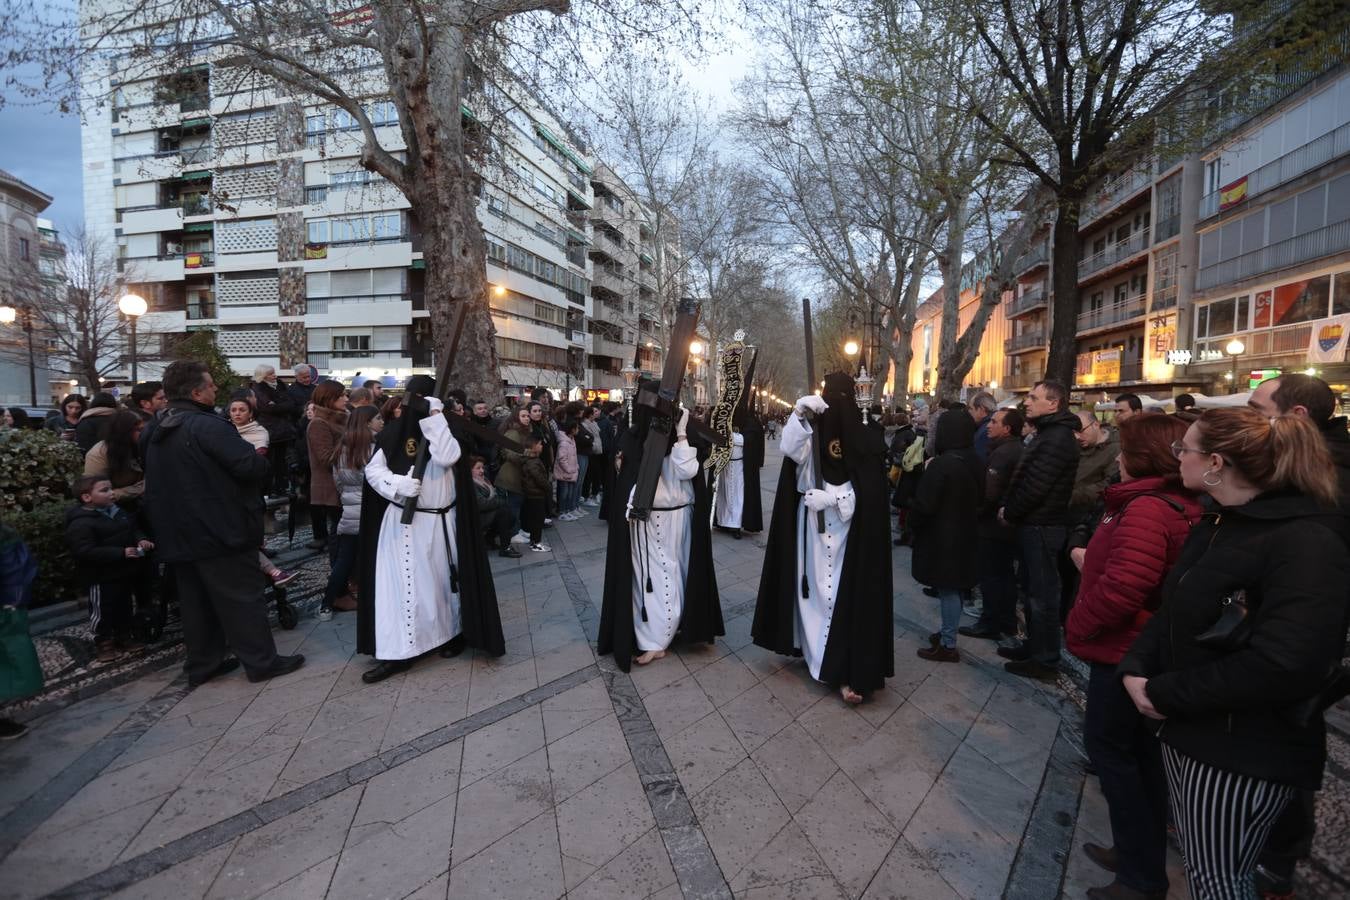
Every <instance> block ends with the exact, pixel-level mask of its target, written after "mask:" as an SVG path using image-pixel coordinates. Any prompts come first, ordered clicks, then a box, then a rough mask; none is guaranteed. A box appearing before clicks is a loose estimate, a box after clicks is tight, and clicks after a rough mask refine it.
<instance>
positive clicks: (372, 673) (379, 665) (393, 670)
mask: <svg viewBox="0 0 1350 900" xmlns="http://www.w3.org/2000/svg"><path fill="white" fill-rule="evenodd" d="M411 668H412V660H410V659H381V660H376V662H375V665H373V666H371V667H370V668H369V669H366V670H365V671H364V672H362V673H361V680H362V681H364V682H365V683H366V684H377V683H378V682H381V681H384V680H385V679H386V678H388V677H389V676H390V675H397V674H398V673H399V672H406V671H407V670H408V669H411Z"/></svg>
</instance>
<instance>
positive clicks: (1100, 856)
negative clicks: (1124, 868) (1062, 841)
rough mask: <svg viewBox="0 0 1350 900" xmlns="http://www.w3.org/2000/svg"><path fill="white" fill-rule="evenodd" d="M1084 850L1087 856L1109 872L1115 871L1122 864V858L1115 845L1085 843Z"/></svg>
mask: <svg viewBox="0 0 1350 900" xmlns="http://www.w3.org/2000/svg"><path fill="white" fill-rule="evenodd" d="M1083 852H1084V853H1086V854H1087V858H1088V859H1090V860H1092V861H1093V862H1095V863H1096V864H1097V865H1099V866H1101V867H1102V868H1103V869H1105V870H1106V871H1108V872H1114V871H1116V869H1117V868H1118V867H1119V866H1120V858H1119V857H1118V856H1117V855H1116V848H1115V847H1103V846H1102V845H1101V844H1084V845H1083Z"/></svg>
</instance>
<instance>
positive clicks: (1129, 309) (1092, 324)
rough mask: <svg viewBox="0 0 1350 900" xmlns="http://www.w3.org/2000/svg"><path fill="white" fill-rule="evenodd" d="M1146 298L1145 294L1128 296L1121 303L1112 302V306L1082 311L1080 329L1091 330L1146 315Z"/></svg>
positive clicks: (1082, 330) (1079, 322) (1079, 317)
mask: <svg viewBox="0 0 1350 900" xmlns="http://www.w3.org/2000/svg"><path fill="white" fill-rule="evenodd" d="M1144 300H1145V295H1143V294H1139V295H1137V296H1134V297H1127V298H1126V299H1124V300H1122V301H1120V302H1119V303H1112V304H1111V305H1110V306H1102V307H1100V308H1098V309H1089V310H1086V311H1084V312H1081V313H1079V314H1078V331H1079V332H1080V333H1081V332H1084V331H1091V330H1092V329H1094V328H1104V327H1105V326H1107V325H1116V324H1119V323H1121V322H1128V321H1129V320H1131V319H1137V318H1139V317H1141V316H1142V315H1144Z"/></svg>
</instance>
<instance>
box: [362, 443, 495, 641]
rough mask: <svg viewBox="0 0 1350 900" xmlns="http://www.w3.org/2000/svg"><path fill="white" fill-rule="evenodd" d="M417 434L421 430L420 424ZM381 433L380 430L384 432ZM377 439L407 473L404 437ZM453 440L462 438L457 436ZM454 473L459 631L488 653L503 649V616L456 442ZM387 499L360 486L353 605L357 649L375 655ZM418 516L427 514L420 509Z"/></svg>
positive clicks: (394, 467)
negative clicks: (379, 560) (380, 554)
mask: <svg viewBox="0 0 1350 900" xmlns="http://www.w3.org/2000/svg"><path fill="white" fill-rule="evenodd" d="M419 433H420V429H419ZM382 437H383V435H382ZM392 437H394V438H395V440H388V439H386V440H381V441H380V445H381V446H380V449H382V450H384V454H385V460H386V464H387V465H388V466H389V468H390V470H391V471H393V472H397V473H398V474H406V473H407V472H408V471H410V470H411V468H412V461H411V460H410V459H408V458H407V456H406V454H404V453H403V452H402V447H403V446H404V444H403V442H402V441H400V440H397V438H398V435H392ZM456 440H460V439H459V438H458V437H456ZM452 471H453V472H454V473H455V543H456V544H457V547H456V548H455V550H456V552H455V554H454V555H453V557H452V558H453V559H454V560H455V568H456V569H457V574H458V576H459V604H460V609H459V620H460V628H461V631H460V634H462V635H463V636H464V641H465V643H467V644H468V645H469V646H470V647H473V648H475V649H477V650H481V651H483V652H484V653H486V654H488V655H489V656H501V655H502V654H504V653H506V640H505V638H503V636H502V617H501V613H500V612H498V610H497V588H496V585H495V584H494V583H493V580H492V568H491V566H489V564H488V554H487V539H486V537H485V536H484V534H483V527H482V524H481V523H480V521H479V516H478V492H477V490H475V489H474V485H473V470H472V468H471V467H470V465H469V454H468V453H467V452H466V451H465V450H464V445H463V443H461V444H460V455H459V462H457V463H455V465H454V467H453V469H452ZM388 508H389V501H388V500H386V499H384V498H383V497H381V496H380V495H379V493H378V492H377V491H376V490H375V489H374V488H373V487H371V486H370V482H369V481H367V482H364V483H363V484H362V486H361V546H360V553H359V556H358V559H359V561H360V562H359V571H360V583H361V586H360V591H359V592H358V593H357V608H356V652H357V653H365V654H367V655H369V656H374V655H375V556H376V554H377V552H378V551H379V546H380V528H381V526H382V524H383V523H384V513H385V510H387V509H388ZM417 515H419V516H422V515H431V513H418V514H417Z"/></svg>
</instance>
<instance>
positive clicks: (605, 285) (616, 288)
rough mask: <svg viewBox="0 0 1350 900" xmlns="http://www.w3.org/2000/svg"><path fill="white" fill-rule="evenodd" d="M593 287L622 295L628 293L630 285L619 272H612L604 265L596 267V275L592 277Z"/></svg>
mask: <svg viewBox="0 0 1350 900" xmlns="http://www.w3.org/2000/svg"><path fill="white" fill-rule="evenodd" d="M591 287H592V288H600V289H601V290H605V291H611V292H613V293H615V294H619V295H620V296H622V295H624V294H626V293H628V285H627V284H626V283H624V280H623V277H622V276H620V275H619V274H618V273H617V272H611V271H610V270H609V269H606V268H604V267H602V266H596V267H595V276H594V277H593V278H592V279H591Z"/></svg>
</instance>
